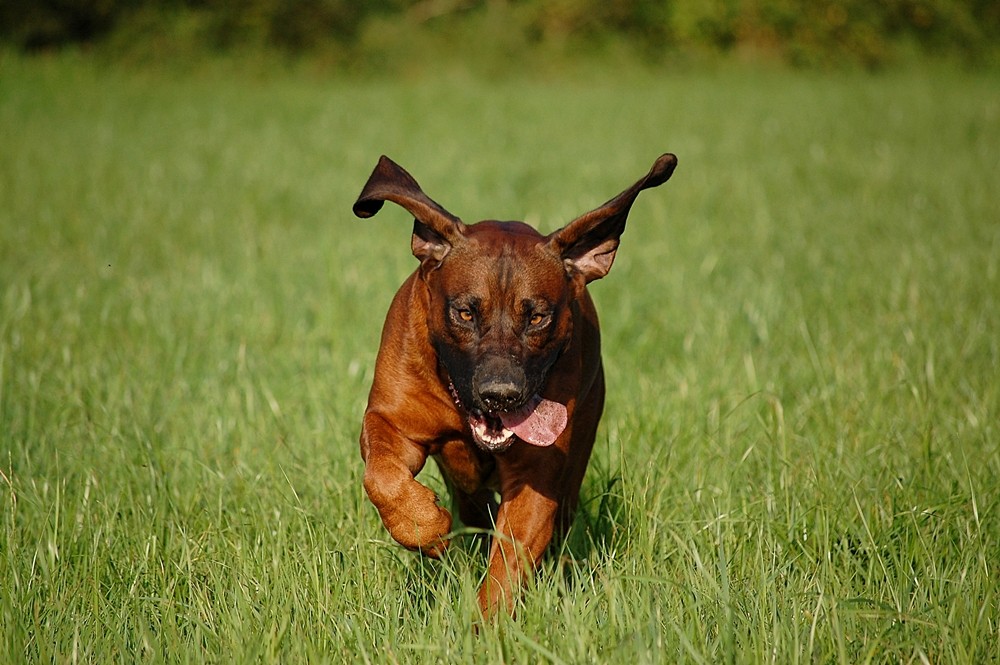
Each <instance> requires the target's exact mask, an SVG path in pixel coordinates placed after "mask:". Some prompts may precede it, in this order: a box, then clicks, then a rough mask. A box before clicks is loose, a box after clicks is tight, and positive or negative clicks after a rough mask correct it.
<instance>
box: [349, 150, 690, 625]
mask: <svg viewBox="0 0 1000 665" xmlns="http://www.w3.org/2000/svg"><path fill="white" fill-rule="evenodd" d="M676 165H677V158H676V157H675V156H674V155H673V154H670V153H667V154H664V155H662V156H661V157H660V158H659V159H657V160H656V162H655V163H654V164H653V167H652V168H651V169H650V171H649V173H647V174H646V175H645V176H644V177H643V178H641V179H640V180H638V181H637V182H636V183H635V184H633V185H632V186H631V187H629V188H628V189H626V190H625V191H623V192H622V193H621V194H619V195H618V196H616V197H614V198H613V199H611V200H610V201H608V202H607V203H605V204H604V205H602V206H600V207H599V208H596V209H594V210H592V211H590V212H588V213H586V214H584V215H582V216H580V217H578V218H577V219H576V220H574V221H572V222H570V223H569V224H567V225H566V226H564V227H562V228H561V229H559V230H558V231H555V232H553V233H550V234H549V235H542V234H541V233H539V232H538V231H537V230H535V229H534V228H533V227H531V226H529V225H528V224H525V223H523V222H501V221H496V220H486V221H481V222H478V223H475V224H465V223H463V222H462V221H461V220H460V219H459V218H458V217H456V216H455V215H453V214H451V213H450V212H448V211H447V210H445V209H444V208H443V207H441V206H440V205H439V204H437V203H436V202H435V201H433V200H432V199H431V198H429V197H428V196H427V195H426V194H425V193H424V192H423V190H421V188H420V185H418V184H417V181H416V180H414V178H413V176H411V175H410V174H409V173H407V172H406V171H405V170H404V169H403V168H402V167H401V166H399V165H398V164H396V163H395V162H393V161H392V160H391V159H389V158H388V157H385V156H382V157H381V158H380V159H379V162H378V164H377V165H376V167H375V169H374V171H373V172H372V174H371V176H370V177H369V179H368V181H367V183H366V184H365V186H364V188H363V189H362V191H361V194H360V196H359V197H358V200H357V202H356V203H355V204H354V207H353V210H354V214H355V215H357V216H358V217H361V218H367V217H371V216H372V215H374V214H375V213H377V212H378V211H379V210H380V209H381V208H382V205H383V203H384V202H385V201H391V202H392V203H395V204H397V205H399V206H402V207H403V208H405V209H406V210H407V211H408V212H409V213H410V214H411V215H413V217H414V221H413V235H412V238H411V243H410V246H411V249H412V251H413V255H414V256H415V257H416V258H417V259H418V260H419V261H420V265H419V267H418V268H417V269H416V270H415V271H414V272H413V274H411V275H410V276H409V278H407V279H406V281H405V282H403V284H402V286H401V287H400V288H399V291H398V292H397V293H396V295H395V297H394V298H393V300H392V304H391V305H390V307H389V312H388V314H387V316H386V319H385V325H384V327H383V329H382V338H381V343H380V346H379V350H378V355H377V358H376V361H375V373H374V381H373V383H372V387H371V392H370V393H369V396H368V406H367V408H366V410H365V413H364V419H363V423H362V430H361V456H362V458H363V460H364V463H365V471H364V488H365V491H366V492H367V494H368V497H369V499H370V500H371V502H372V503H373V504H374V505H375V507H376V509H377V510H378V513H379V516H380V517H381V518H382V522H383V524H384V525H385V527H386V529H387V530H388V531H389V533H390V534H391V535H392V537H393V538H394V539H395V540H396V541H397V542H398V543H400V544H401V545H403V546H404V547H406V548H408V549H410V550H415V551H418V552H420V553H422V554H424V555H426V556H429V557H434V558H437V557H439V556H440V555H441V554H442V552H443V551H444V549H445V548H446V547H447V545H448V539H449V534H450V532H451V528H452V517H451V513H450V512H449V511H448V510H447V509H445V508H444V507H442V506H441V505H440V504H439V503H438V498H437V496H436V495H435V494H434V492H432V491H431V490H430V489H428V488H427V487H425V486H424V485H422V484H421V483H419V482H418V481H417V480H416V479H415V476H416V475H417V473H419V471H420V470H421V469H422V468H423V466H424V464H425V462H426V461H427V458H428V457H433V458H434V460H435V461H436V463H437V464H438V466H439V467H440V469H441V471H442V473H443V476H444V478H445V482H446V484H447V487H448V489H449V491H450V493H451V494H452V501H453V504H452V508H453V509H457V511H458V515H459V517H460V519H461V521H462V522H463V523H464V524H465V525H466V526H469V527H478V528H481V529H484V530H490V532H491V533H492V534H493V537H492V540H491V542H490V547H489V555H488V556H489V558H488V569H487V573H486V579H485V581H484V582H483V584H482V586H481V588H480V589H479V592H478V603H479V608H480V611H481V613H482V615H483V616H485V617H490V616H494V615H497V614H498V613H501V612H504V611H506V612H508V613H511V614H512V613H513V607H514V603H513V600H514V598H515V594H516V593H517V590H518V588H519V587H520V586H521V585H522V584H523V583H524V581H525V580H526V579H528V577H529V576H530V575H531V574H533V571H534V569H535V568H536V567H537V566H538V564H539V562H540V560H541V557H542V555H543V553H544V552H545V550H546V548H547V547H548V545H549V543H550V541H551V540H552V539H553V535H554V534H563V533H564V532H565V531H566V529H568V527H569V525H570V523H571V520H572V516H573V511H574V508H575V507H576V504H577V501H578V498H579V493H580V485H581V484H582V482H583V476H584V472H585V470H586V467H587V462H588V460H589V458H590V452H591V449H592V448H593V445H594V437H595V434H596V431H597V424H598V421H599V420H600V418H601V413H602V411H603V407H604V391H605V387H604V371H603V367H602V363H601V349H600V334H599V330H598V322H597V313H596V311H595V309H594V303H593V301H592V300H591V298H590V295H589V294H588V292H587V288H586V287H587V284H588V283H590V282H592V281H594V280H596V279H600V278H601V277H604V276H605V275H606V274H607V273H608V271H609V270H610V269H611V264H612V262H613V261H614V259H615V253H616V251H617V249H618V244H619V239H620V237H621V235H622V232H623V231H624V230H625V221H626V218H627V217H628V213H629V210H630V208H631V206H632V203H633V202H634V201H635V199H636V197H637V196H638V195H639V192H641V191H642V190H644V189H648V188H651V187H657V186H659V185H661V184H663V183H664V182H666V181H667V179H669V178H670V176H671V174H672V173H673V171H674V168H675V167H676ZM497 493H498V494H499V497H500V501H499V504H498V503H497V501H496V499H495V497H496V496H497Z"/></svg>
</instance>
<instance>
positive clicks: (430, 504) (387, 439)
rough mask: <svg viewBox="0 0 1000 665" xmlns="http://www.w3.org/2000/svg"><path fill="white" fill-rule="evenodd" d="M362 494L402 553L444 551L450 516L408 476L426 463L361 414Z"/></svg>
mask: <svg viewBox="0 0 1000 665" xmlns="http://www.w3.org/2000/svg"><path fill="white" fill-rule="evenodd" d="M361 455H362V457H364V460H365V481H364V484H365V491H366V492H367V493H368V498H369V499H371V502H372V503H373V504H375V507H376V508H377V509H378V514H379V516H380V517H381V518H382V523H383V524H385V528H386V529H388V530H389V533H390V534H391V535H392V537H393V538H394V539H395V540H396V542H398V543H399V544H400V545H402V546H403V547H406V548H407V549H411V550H419V551H420V552H421V553H422V554H426V555H427V556H432V557H435V558H436V557H438V556H440V555H441V553H442V551H444V548H445V547H446V546H447V544H448V543H447V541H445V540H444V536H445V534H447V533H448V532H449V531H450V530H451V513H449V512H448V511H447V510H445V509H444V508H442V507H441V506H439V505H438V503H437V496H435V494H434V492H432V491H431V490H430V489H428V488H427V487H425V486H424V485H422V484H420V483H419V482H417V480H416V478H414V476H415V475H416V474H417V473H419V472H420V470H421V469H422V468H423V466H424V462H426V461H427V450H426V449H425V448H424V447H423V446H421V445H419V444H417V443H415V442H413V441H410V440H409V439H407V438H405V437H403V436H402V435H401V434H400V433H399V432H398V431H397V430H396V429H395V428H394V427H392V425H391V424H389V422H388V421H386V420H385V419H384V418H382V417H381V416H379V415H378V414H377V413H367V414H365V419H364V425H363V427H362V429H361Z"/></svg>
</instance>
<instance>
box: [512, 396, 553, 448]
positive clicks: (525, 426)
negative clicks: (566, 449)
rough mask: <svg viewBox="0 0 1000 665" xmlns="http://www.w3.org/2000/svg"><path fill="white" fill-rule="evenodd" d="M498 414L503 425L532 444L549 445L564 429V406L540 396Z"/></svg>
mask: <svg viewBox="0 0 1000 665" xmlns="http://www.w3.org/2000/svg"><path fill="white" fill-rule="evenodd" d="M499 415H500V420H501V421H503V426H504V427H506V428H507V429H509V430H510V431H512V432H513V433H514V434H516V435H517V436H518V437H519V438H520V439H521V440H522V441H526V442H527V443H530V444H531V445H533V446H551V445H552V444H553V443H555V442H556V439H558V438H559V435H560V434H562V431H563V430H564V429H566V407H565V406H563V405H562V404H560V403H559V402H553V401H552V400H548V399H544V398H542V397H535V398H534V399H532V400H531V401H530V402H528V403H527V404H525V405H524V406H523V407H521V408H520V409H518V410H517V411H511V412H510V413H501V414H499Z"/></svg>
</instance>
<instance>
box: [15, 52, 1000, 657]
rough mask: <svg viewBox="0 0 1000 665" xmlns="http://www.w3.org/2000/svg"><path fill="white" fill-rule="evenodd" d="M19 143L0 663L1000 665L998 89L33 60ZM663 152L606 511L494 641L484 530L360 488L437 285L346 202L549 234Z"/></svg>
mask: <svg viewBox="0 0 1000 665" xmlns="http://www.w3.org/2000/svg"><path fill="white" fill-rule="evenodd" d="M0 144H2V146H3V148H2V150H0V470H2V472H3V475H2V477H0V518H2V526H0V550H2V553H0V612H2V615H0V626H2V634H3V643H2V647H0V649H2V651H3V653H4V654H5V657H4V658H2V659H0V660H5V661H7V660H13V661H19V660H30V661H50V660H56V661H68V660H73V659H78V660H83V661H91V662H106V661H111V660H122V661H128V662H131V661H135V660H168V661H175V660H194V661H202V660H204V659H210V660H220V659H221V660H234V661H238V662H246V661H250V660H253V659H259V660H263V661H281V662H296V661H301V660H304V659H314V660H329V661H333V662H341V661H345V662H366V661H367V662H392V661H404V662H448V663H451V662H499V661H507V662H565V663H579V662H630V663H633V662H696V663H698V662H705V663H715V662H720V661H729V662H763V661H769V662H778V663H795V662H843V663H857V662H866V661H871V662H923V661H927V662H976V663H980V662H991V661H996V660H998V659H1000V647H998V644H1000V642H998V640H997V634H998V621H1000V611H998V599H997V584H996V575H997V568H998V564H1000V555H998V552H1000V516H998V509H1000V507H998V502H1000V490H998V487H1000V485H998V483H997V477H998V475H1000V434H998V422H1000V381H998V380H997V376H998V375H1000V335H998V334H997V331H998V330H1000V303H998V298H997V295H996V294H997V293H1000V284H998V276H997V272H998V267H1000V224H998V218H997V206H996V192H997V191H998V189H997V188H998V185H1000V181H998V179H997V173H998V172H1000V92H998V90H997V89H996V86H995V77H990V76H988V75H974V74H968V73H961V72H957V71H951V70H939V71H928V72H916V71H913V72H908V73H898V74H893V75H884V76H881V77H877V78H876V77H869V76H865V75H861V74H829V75H823V74H812V75H804V74H795V73H783V72H762V71H706V72H703V73H700V74H699V73H685V74H678V75H676V76H663V75H661V76H659V77H654V76H653V75H652V74H630V75H629V76H626V77H623V78H622V79H621V80H617V81H616V80H613V79H611V78H609V77H606V76H605V77H603V78H601V79H600V80H599V81H597V82H595V83H592V84H591V83H585V82H584V81H582V80H574V81H565V82H559V81H548V82H537V81H536V82H532V81H530V80H525V81H512V80H508V81H505V82H500V83H494V84H487V83H484V82H480V81H476V80H472V79H461V78H459V79H447V80H440V81H411V82H401V83H393V82H386V81H382V82H360V81H345V80H325V79H320V78H316V77H309V76H304V75H293V76H291V77H287V78H282V77H281V76H279V75H278V73H277V72H275V75H274V76H273V77H255V78H246V79H243V78H238V77H221V76H218V75H212V74H204V75H195V76H192V77H178V76H170V75H166V74H162V73H159V74H158V73H149V72H145V73H134V72H133V73H121V72H117V73H116V72H107V71H100V70H96V69H93V68H91V67H90V66H89V65H87V64H86V63H81V62H77V61H73V60H65V59H55V60H48V61H45V60H41V61H23V60H19V59H14V58H10V57H5V58H4V59H0ZM667 150H669V151H672V152H675V153H676V154H677V155H678V156H679V158H680V166H679V167H678V170H677V172H676V174H675V176H674V178H673V179H672V180H671V181H670V182H669V183H668V184H667V185H666V186H664V187H662V188H659V189H656V190H651V191H648V192H645V193H643V195H642V196H641V197H640V199H639V201H638V203H637V204H636V206H635V208H634V210H633V214H632V217H631V220H630V224H629V227H628V230H627V232H626V234H625V236H624V239H623V244H622V248H621V251H620V252H619V256H618V259H617V261H616V264H615V267H614V269H613V270H612V272H611V274H610V275H609V276H608V277H607V279H605V280H604V281H601V282H598V283H595V284H594V285H593V287H592V291H593V293H594V295H595V298H596V299H597V301H598V306H599V309H600V313H601V318H602V326H603V335H604V345H605V360H606V366H607V372H608V383H609V396H608V404H607V408H606V413H605V417H604V421H603V425H602V428H601V430H600V433H599V435H598V440H597V445H596V453H595V457H594V461H593V464H592V467H591V469H590V472H589V474H588V477H587V480H586V483H585V487H584V496H583V507H582V510H581V514H580V516H579V519H578V520H577V523H576V525H575V528H574V530H573V532H572V533H571V534H570V537H569V539H568V540H567V541H566V542H565V543H564V544H562V546H561V547H560V548H559V549H558V550H557V551H556V552H554V553H553V556H552V557H550V558H549V559H548V560H547V562H546V563H545V566H544V569H543V571H542V572H541V574H540V575H539V577H538V579H537V580H536V581H535V582H534V583H533V584H532V585H531V587H530V588H529V589H528V590H527V591H526V593H525V595H524V598H523V604H522V605H521V607H520V608H519V614H518V618H517V619H516V620H515V621H513V622H509V621H504V622H502V625H501V627H500V629H499V630H496V631H494V630H493V629H486V630H484V631H481V632H480V633H479V634H478V636H477V635H475V634H474V633H473V631H472V625H473V621H474V618H475V589H476V587H477V585H478V583H479V581H480V576H481V575H482V573H483V570H484V565H483V563H484V562H483V559H482V557H481V555H480V552H479V551H478V549H477V548H476V545H475V543H474V542H473V540H472V538H471V537H470V536H462V537H459V538H458V539H456V540H457V542H456V546H455V547H454V548H453V550H452V551H451V552H450V553H449V555H448V556H447V557H446V558H445V559H444V560H443V561H441V562H431V561H427V560H422V559H420V558H418V557H415V556H414V555H412V554H409V553H407V552H405V551H403V550H402V549H401V548H399V547H398V546H396V545H395V544H394V543H392V542H391V539H390V538H389V537H388V535H387V534H386V532H385V531H384V529H383V528H382V526H381V524H380V523H379V521H378V517H377V514H376V513H375V511H374V509H373V508H372V507H371V506H370V505H369V504H368V502H367V499H366V498H365V497H364V493H363V490H362V488H361V483H360V472H361V462H360V458H359V455H358V452H357V433H358V428H359V423H360V414H361V411H362V409H363V407H364V402H365V398H366V395H367V389H368V385H369V383H370V379H371V371H372V365H373V361H374V355H375V351H376V347H377V339H378V333H379V330H380V327H381V323H382V318H383V316H384V313H385V310H386V308H387V306H388V302H389V299H390V298H391V296H392V293H393V291H394V289H395V287H396V286H397V285H398V283H399V282H400V281H401V280H402V279H403V278H404V277H405V275H406V274H407V273H408V271H410V270H411V269H412V268H413V267H414V263H415V261H414V260H413V258H412V257H411V256H410V254H409V247H408V245H409V238H408V234H409V220H408V218H407V216H406V215H405V214H403V213H402V212H400V211H397V210H395V209H393V210H391V211H389V210H387V211H386V213H384V214H383V215H380V216H379V217H378V218H376V219H374V220H368V221H359V220H356V219H354V218H353V216H352V215H351V214H350V205H351V203H352V202H353V200H354V197H355V196H356V195H357V193H358V191H359V189H360V187H361V185H362V184H363V182H364V180H365V178H366V177H367V175H368V173H369V172H370V169H371V168H372V166H373V165H374V163H375V161H376V159H377V158H378V155H379V154H381V153H386V154H389V155H391V156H392V157H393V158H394V159H395V160H397V161H398V162H400V163H401V164H403V165H404V166H406V167H407V168H408V169H409V170H410V171H411V172H412V173H413V174H414V175H415V176H416V177H417V178H418V179H419V180H420V182H421V184H422V185H423V186H424V188H425V189H426V190H427V191H428V193H430V195H431V196H433V197H434V198H436V199H437V200H439V201H440V202H441V203H443V204H444V205H445V206H446V207H448V208H449V209H451V210H452V211H453V212H455V213H456V214H458V215H460V216H462V217H463V218H465V219H467V220H475V219H479V218H483V217H499V218H523V219H526V220H528V221H529V222H532V223H535V224H537V225H539V226H540V227H542V228H543V229H547V230H548V229H552V228H555V227H556V226H558V225H559V224H561V223H563V222H565V221H568V220H569V219H570V218H572V217H573V216H575V215H576V214H578V213H580V212H583V211H584V210H587V209H589V208H592V207H594V206H596V205H598V204H599V203H601V202H603V201H604V200H606V199H607V198H608V197H610V196H611V195H613V194H615V193H617V192H618V191H620V190H621V189H622V187H623V186H625V185H628V184H629V183H631V182H632V181H634V180H635V179H636V178H637V177H638V176H640V175H641V174H643V173H644V172H645V171H646V169H647V168H648V167H649V165H650V164H651V163H652V160H653V159H654V158H655V157H656V156H657V155H658V154H660V153H661V152H663V151H667ZM421 478H422V479H423V480H424V481H425V482H427V483H428V484H429V485H430V486H432V487H433V488H434V489H436V490H438V491H443V483H442V482H441V480H440V479H439V478H438V477H437V476H436V475H435V472H433V471H431V470H430V469H428V471H427V472H425V473H424V475H423V476H422V477H421Z"/></svg>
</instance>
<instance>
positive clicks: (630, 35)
mask: <svg viewBox="0 0 1000 665" xmlns="http://www.w3.org/2000/svg"><path fill="white" fill-rule="evenodd" d="M0 41H2V42H3V43H5V44H6V46H7V48H8V49H11V48H12V49H14V50H19V51H24V52H39V51H51V50H56V49H65V48H67V47H72V48H76V49H83V50H86V51H88V52H93V53H95V54H97V55H99V56H101V57H106V58H110V59H113V60H115V61H125V62H130V61H133V62H139V63H142V62H148V61H152V62H158V61H164V62H184V61H187V60H190V59H192V58H194V59H198V58H201V57H204V56H205V55H212V54H214V55H238V56H240V57H247V56H253V55H262V54H268V55H271V54H276V55H278V56H280V57H287V58H293V59H296V60H305V61H308V62H312V63H318V64H321V65H323V66H324V68H328V69H331V70H347V71H359V72H362V73H366V72H372V71H386V72H399V71H406V70H419V69H422V68H427V67H430V66H432V65H434V64H436V63H440V62H441V61H442V60H443V59H448V58H460V59H461V60H462V62H463V63H465V65H467V66H471V67H473V68H482V69H486V70H490V69H494V70H501V71H508V70H511V69H517V68H519V67H527V66H532V63H533V61H534V59H535V58H537V57H538V56H545V57H544V60H545V61H546V62H549V63H552V62H557V63H558V62H560V61H561V62H565V63H569V62H574V63H575V62H580V61H581V60H583V61H591V60H604V61H608V59H609V56H612V57H611V60H612V61H614V60H615V59H616V58H617V59H618V60H619V61H620V60H621V59H623V58H627V59H628V60H633V59H635V60H639V61H642V62H645V63H647V64H649V65H653V66H657V65H662V64H668V63H669V64H673V65H677V64H683V63H684V62H686V61H691V60H694V61H696V62H700V61H704V60H709V61H711V60H713V59H715V58H718V57H720V56H723V57H725V56H731V57H735V58H738V59H753V60H767V61H776V62H783V63H788V64H791V65H793V66H801V67H829V66H844V65H850V66H860V67H863V68H872V69H877V68H883V67H886V66H891V65H893V64H895V63H899V62H901V61H908V60H912V59H913V58H914V57H920V56H931V57H935V58H937V57H947V58H950V59H954V60H957V61H960V62H962V63H964V64H967V65H971V66H977V65H982V64H989V63H995V62H997V61H998V58H997V55H998V53H1000V49H998V43H1000V2H997V1H996V0H884V1H881V2H871V1H870V0H818V1H817V0H708V1H703V0H611V1H608V0H546V1H543V0H366V1H355V0H297V1H296V2H285V1H283V0H246V1H241V2H236V1H234V0H5V1H4V2H3V3H0Z"/></svg>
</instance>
